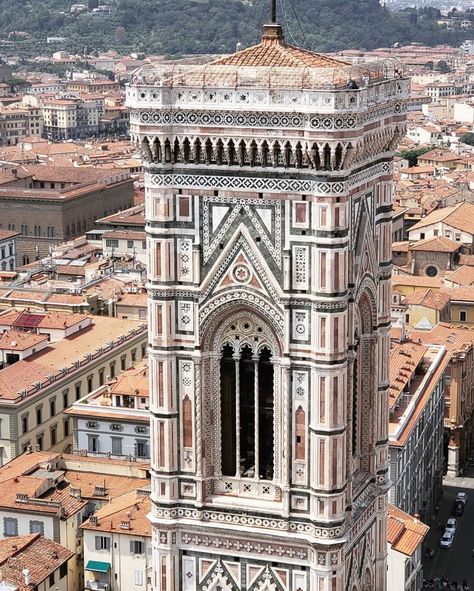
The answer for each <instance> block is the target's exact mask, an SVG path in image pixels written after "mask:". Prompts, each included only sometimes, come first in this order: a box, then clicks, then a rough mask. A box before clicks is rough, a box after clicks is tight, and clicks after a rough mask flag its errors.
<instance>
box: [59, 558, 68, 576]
mask: <svg viewBox="0 0 474 591" xmlns="http://www.w3.org/2000/svg"><path fill="white" fill-rule="evenodd" d="M66 575H67V562H64V563H63V564H61V566H60V567H59V578H60V579H64V577H65V576H66Z"/></svg>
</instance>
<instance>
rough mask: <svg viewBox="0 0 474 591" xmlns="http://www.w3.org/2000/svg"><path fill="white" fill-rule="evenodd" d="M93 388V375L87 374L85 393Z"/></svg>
mask: <svg viewBox="0 0 474 591" xmlns="http://www.w3.org/2000/svg"><path fill="white" fill-rule="evenodd" d="M93 389H94V377H93V376H89V377H88V378H87V393H88V394H90V393H91V392H92V390H93Z"/></svg>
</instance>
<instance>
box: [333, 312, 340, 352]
mask: <svg viewBox="0 0 474 591" xmlns="http://www.w3.org/2000/svg"><path fill="white" fill-rule="evenodd" d="M333 329H334V339H333V340H334V344H333V348H334V351H338V350H339V318H334V325H333Z"/></svg>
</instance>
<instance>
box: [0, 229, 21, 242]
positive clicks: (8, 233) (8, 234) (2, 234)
mask: <svg viewBox="0 0 474 591" xmlns="http://www.w3.org/2000/svg"><path fill="white" fill-rule="evenodd" d="M19 234H20V232H13V231H12V230H0V240H8V239H9V238H13V236H19Z"/></svg>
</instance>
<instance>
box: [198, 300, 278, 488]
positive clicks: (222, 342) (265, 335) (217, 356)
mask: <svg viewBox="0 0 474 591" xmlns="http://www.w3.org/2000/svg"><path fill="white" fill-rule="evenodd" d="M237 308H240V309H238V310H236V307H235V305H234V306H232V310H233V313H232V314H231V315H230V316H229V315H228V313H227V310H226V309H221V310H220V311H219V312H218V313H217V314H216V315H215V316H214V317H213V320H212V322H211V323H210V325H209V327H208V330H207V331H206V334H205V335H203V340H202V347H203V350H204V351H208V352H209V353H208V354H209V355H210V357H209V359H208V360H206V361H205V362H204V363H203V367H202V371H203V375H202V383H203V384H206V385H207V392H206V393H205V397H206V399H207V400H209V401H212V402H211V406H212V408H213V409H214V410H213V414H214V416H219V417H220V420H219V421H214V426H213V428H214V430H215V432H214V433H212V432H210V433H208V434H207V435H208V436H209V442H208V447H207V449H208V450H209V451H211V450H212V453H209V454H207V453H206V460H209V462H210V464H209V466H210V467H211V472H212V473H213V475H214V476H215V477H216V478H217V480H216V487H217V489H218V490H220V491H221V492H222V490H221V488H222V487H221V488H219V486H220V484H219V483H220V482H221V481H222V479H224V480H225V482H229V479H235V480H236V481H240V480H242V482H245V481H246V482H249V481H250V482H254V483H258V482H260V481H262V482H270V481H274V480H275V478H278V476H279V473H280V466H279V462H280V457H279V455H280V454H279V453H278V449H279V448H280V433H279V428H278V425H279V421H280V420H281V419H280V412H281V391H280V383H281V377H280V374H281V366H280V358H281V351H282V349H281V344H280V341H279V338H278V337H277V335H276V332H275V328H274V327H273V326H272V324H271V322H269V320H268V319H265V318H263V317H262V316H261V315H260V314H259V313H258V312H257V311H256V310H255V309H252V308H250V307H248V306H241V307H239V306H237ZM251 490H254V491H256V489H255V486H253V488H252V489H251V488H248V491H251ZM223 492H232V484H231V485H230V487H229V489H228V490H225V489H224V491H223Z"/></svg>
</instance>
